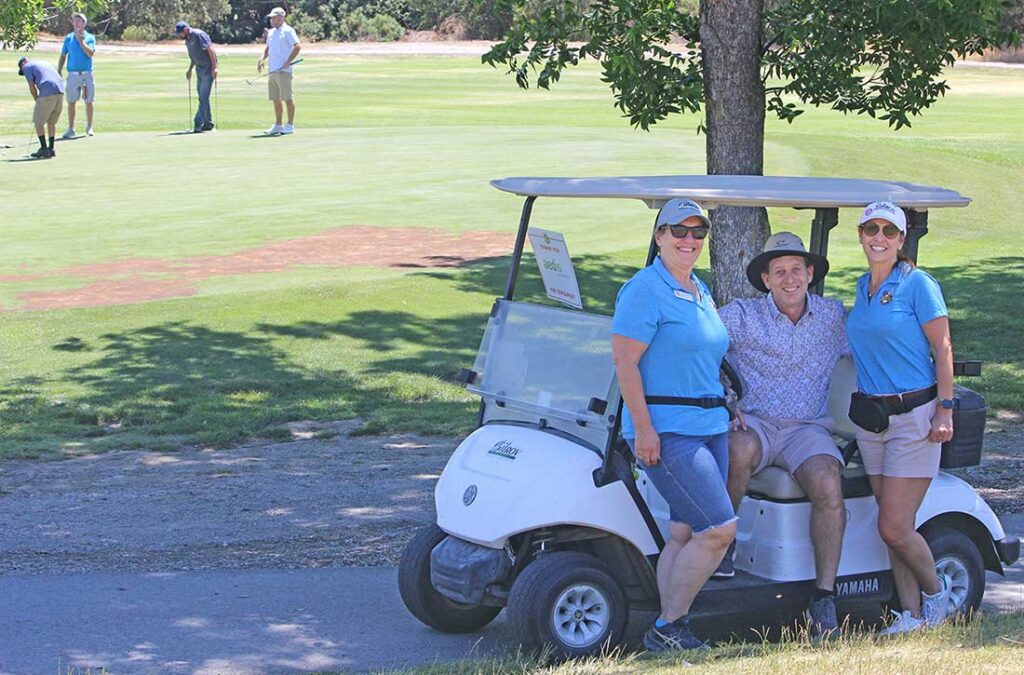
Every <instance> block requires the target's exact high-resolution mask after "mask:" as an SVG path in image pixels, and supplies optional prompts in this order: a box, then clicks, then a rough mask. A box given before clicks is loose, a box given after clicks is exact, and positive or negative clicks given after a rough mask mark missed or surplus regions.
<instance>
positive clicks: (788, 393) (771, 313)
mask: <svg viewBox="0 0 1024 675" xmlns="http://www.w3.org/2000/svg"><path fill="white" fill-rule="evenodd" d="M718 314H719V316H720V317H721V318H722V323H724V324H725V327H726V329H727V330H728V331H729V353H728V359H729V362H730V363H732V365H733V366H734V367H735V368H736V370H737V371H738V372H739V375H740V379H741V380H742V381H743V385H744V393H743V398H742V399H741V400H740V409H742V410H743V412H749V413H753V414H754V415H757V416H758V417H769V418H772V419H783V420H810V419H817V418H819V417H824V416H825V415H827V414H828V385H829V380H830V378H831V376H832V370H833V369H834V368H835V365H836V362H837V361H838V360H839V358H840V357H841V356H843V355H846V354H849V353H850V348H849V345H848V344H847V341H846V329H845V327H844V323H845V319H846V310H845V309H844V308H843V303H841V302H839V301H838V300H831V299H826V298H822V297H821V296H819V295H815V294H813V293H809V294H808V295H807V311H806V312H804V315H803V316H802V317H800V320H799V321H797V322H796V323H793V322H792V321H790V319H789V317H787V316H786V315H785V314H783V313H782V312H780V311H779V308H778V307H776V305H775V300H774V299H773V298H772V296H771V294H770V293H769V294H768V295H767V296H765V297H764V298H756V299H740V300H733V301H732V302H730V303H729V304H728V305H726V306H725V307H722V308H721V309H720V310H719V311H718Z"/></svg>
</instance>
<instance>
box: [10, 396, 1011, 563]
mask: <svg viewBox="0 0 1024 675" xmlns="http://www.w3.org/2000/svg"><path fill="white" fill-rule="evenodd" d="M358 425H359V422H358V421H349V422H336V423H329V424H315V423H296V424H294V425H293V434H294V436H295V438H296V440H294V441H292V442H287V443H255V444H250V445H245V446H241V447H237V448H230V449H224V450H207V449H196V448H184V449H181V450H178V451H175V452H148V451H132V452H112V453H108V454H104V455H96V456H88V457H80V458H76V459H70V460H64V461H58V462H35V461H20V460H19V461H10V462H3V463H0V574H37V573H53V572H79V571H155V572H160V571H180V570H194V569H268V568H279V569H290V568H310V567H329V566H330V567H333V566H379V565H396V564H397V563H398V559H399V557H400V555H401V552H402V549H403V547H404V546H405V544H406V542H408V541H409V539H410V538H411V537H412V535H413V533H414V532H415V531H416V530H417V529H418V528H419V527H420V526H421V525H423V524H425V523H428V522H430V521H432V520H433V518H434V502H433V490H434V485H435V483H436V481H437V478H438V476H439V475H440V473H441V471H442V470H443V469H444V465H445V463H446V462H447V460H448V457H449V456H450V454H451V452H452V450H453V449H454V448H455V446H456V444H457V443H458V439H456V438H440V437H420V436H413V435H402V436H389V437H374V438H370V437H356V438H353V437H349V436H347V432H348V431H349V430H350V429H354V428H357V427H358ZM991 427H992V429H991V430H990V432H989V434H988V436H987V438H986V456H985V460H984V462H983V463H982V465H981V466H979V467H972V468H969V469H960V470H957V471H955V472H954V473H956V474H958V475H960V476H961V477H963V478H964V479H966V480H967V481H968V482H970V483H971V484H973V485H975V486H976V487H978V488H979V491H980V492H981V494H982V496H983V497H984V498H985V499H986V500H987V501H988V503H989V504H990V505H991V506H992V507H993V509H995V511H996V512H997V513H999V514H1000V515H1005V514H1011V513H1020V512H1022V511H1024V484H1022V481H1021V480H1020V476H1021V475H1022V472H1024V417H1022V416H1021V415H1004V416H1003V418H1002V419H997V420H994V421H993V422H992V423H991ZM330 434H338V435H337V436H336V437H334V438H326V439H325V438H323V436H325V435H330Z"/></svg>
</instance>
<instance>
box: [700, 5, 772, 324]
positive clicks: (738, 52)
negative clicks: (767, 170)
mask: <svg viewBox="0 0 1024 675" xmlns="http://www.w3.org/2000/svg"><path fill="white" fill-rule="evenodd" d="M763 13H764V0H701V3H700V41H701V58H702V61H703V66H704V94H705V116H706V121H705V127H706V129H707V149H706V155H707V172H708V175H744V176H760V175H763V174H764V118H765V94H764V84H763V83H762V81H761V48H762V44H763V37H762V18H763V17H762V15H763ZM711 222H712V224H713V226H714V227H713V229H712V233H711V280H712V283H713V288H714V296H715V301H716V302H718V304H719V306H721V305H724V304H725V303H727V302H729V301H730V300H732V299H733V298H737V297H753V296H756V295H758V292H757V291H756V289H754V287H753V286H751V285H750V282H749V281H747V276H746V269H747V265H748V264H749V263H750V261H751V259H753V257H754V256H756V255H757V254H758V253H760V252H761V249H762V248H763V247H764V242H765V240H766V239H767V238H768V235H769V233H770V230H769V226H768V212H767V211H766V210H765V209H763V208H751V207H739V206H721V207H719V208H716V209H715V210H714V211H712V212H711Z"/></svg>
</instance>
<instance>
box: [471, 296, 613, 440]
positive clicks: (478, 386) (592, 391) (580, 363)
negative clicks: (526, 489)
mask: <svg viewBox="0 0 1024 675" xmlns="http://www.w3.org/2000/svg"><path fill="white" fill-rule="evenodd" d="M611 332H612V323H611V319H610V318H609V317H606V316H596V315H591V314H584V313H583V312H576V311H570V310H565V309H558V308H554V307H545V306H541V305H529V304H524V303H519V302H508V301H503V300H502V301H498V302H497V303H496V305H495V309H494V311H493V312H492V316H491V319H490V320H489V321H488V322H487V329H486V330H485V331H484V338H483V341H482V342H481V344H480V352H479V353H478V354H477V357H476V362H475V363H474V364H473V371H474V379H473V381H472V382H471V383H470V384H469V385H468V389H469V390H470V391H472V392H474V393H476V394H479V395H480V396H482V397H483V398H484V401H485V403H486V404H487V405H488V406H490V405H496V406H498V407H499V408H506V409H511V410H514V411H517V412H519V413H527V414H528V415H529V416H531V417H535V418H537V417H539V418H544V419H549V420H550V419H552V418H554V419H558V420H563V421H567V422H575V423H576V425H590V424H593V425H595V426H602V427H603V428H607V427H609V426H610V425H611V422H610V421H608V417H607V416H606V415H605V414H604V413H605V406H604V405H602V404H601V403H605V404H610V403H612V401H610V398H611V397H612V396H613V392H614V391H615V390H616V387H615V366H614V364H613V363H612V354H611ZM591 399H597V400H598V402H596V403H593V404H592V401H591ZM608 410H609V411H610V412H611V413H612V414H613V415H614V412H615V409H614V408H612V407H611V406H610V405H609V406H608Z"/></svg>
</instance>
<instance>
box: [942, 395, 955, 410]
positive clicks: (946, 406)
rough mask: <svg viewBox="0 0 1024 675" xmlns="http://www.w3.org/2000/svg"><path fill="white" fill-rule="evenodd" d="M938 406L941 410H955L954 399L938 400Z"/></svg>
mask: <svg viewBox="0 0 1024 675" xmlns="http://www.w3.org/2000/svg"><path fill="white" fill-rule="evenodd" d="M939 406H941V407H942V409H943V410H953V409H954V408H956V399H954V398H943V399H939Z"/></svg>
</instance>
